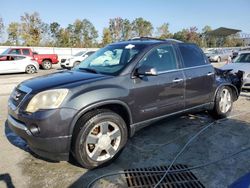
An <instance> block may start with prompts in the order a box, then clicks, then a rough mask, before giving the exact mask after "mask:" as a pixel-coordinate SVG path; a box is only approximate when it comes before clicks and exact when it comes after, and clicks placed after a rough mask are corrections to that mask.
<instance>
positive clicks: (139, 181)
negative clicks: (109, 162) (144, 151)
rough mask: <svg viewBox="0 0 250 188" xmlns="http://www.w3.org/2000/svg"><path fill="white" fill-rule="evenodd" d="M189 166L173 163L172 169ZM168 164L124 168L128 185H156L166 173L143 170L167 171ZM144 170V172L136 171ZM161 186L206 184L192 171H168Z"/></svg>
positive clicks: (176, 187) (133, 187) (189, 187)
mask: <svg viewBox="0 0 250 188" xmlns="http://www.w3.org/2000/svg"><path fill="white" fill-rule="evenodd" d="M186 168H188V166H187V165H181V164H177V165H173V166H172V167H171V169H170V170H182V169H186ZM167 169H168V166H157V167H151V168H135V169H129V170H124V172H125V178H126V182H127V186H128V187H131V188H150V187H154V186H155V185H156V184H157V183H158V181H159V180H160V179H161V178H162V176H163V175H164V173H160V172H157V173H156V172H143V171H166V170H167ZM135 171H142V172H135ZM159 187H167V188H170V187H171V188H182V187H187V188H196V187H198V188H204V187H205V186H204V185H203V184H202V183H201V182H200V181H199V180H198V178H197V177H196V176H195V175H194V174H193V173H192V172H191V171H183V172H175V173H168V174H167V176H166V177H165V178H164V180H163V181H162V182H161V184H160V186H159Z"/></svg>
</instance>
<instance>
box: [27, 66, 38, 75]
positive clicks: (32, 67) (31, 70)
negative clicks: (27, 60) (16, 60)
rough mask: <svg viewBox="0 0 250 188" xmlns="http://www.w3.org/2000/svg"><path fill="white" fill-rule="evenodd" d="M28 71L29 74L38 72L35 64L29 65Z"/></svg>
mask: <svg viewBox="0 0 250 188" xmlns="http://www.w3.org/2000/svg"><path fill="white" fill-rule="evenodd" d="M26 72H27V73H28V74H34V73H35V72H36V68H35V67H34V66H33V65H28V66H27V67H26Z"/></svg>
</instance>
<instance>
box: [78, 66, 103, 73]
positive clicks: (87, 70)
mask: <svg viewBox="0 0 250 188" xmlns="http://www.w3.org/2000/svg"><path fill="white" fill-rule="evenodd" d="M79 70H83V71H86V72H91V73H95V74H99V72H98V71H96V70H95V69H90V68H81V67H80V68H79Z"/></svg>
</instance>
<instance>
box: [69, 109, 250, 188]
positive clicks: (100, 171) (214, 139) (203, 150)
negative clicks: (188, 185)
mask: <svg viewBox="0 0 250 188" xmlns="http://www.w3.org/2000/svg"><path fill="white" fill-rule="evenodd" d="M199 115H200V114H198V116H199ZM190 117H191V119H190ZM203 117H204V116H203V115H202V118H203ZM192 118H193V116H188V117H187V116H185V117H184V118H183V119H182V117H179V118H172V119H168V120H163V121H160V122H157V123H155V124H152V125H151V126H149V127H146V128H144V129H143V130H141V131H140V132H138V133H137V134H136V135H135V136H134V137H133V138H131V139H130V140H129V141H128V144H127V145H126V147H125V149H124V150H123V152H122V155H120V156H119V158H118V159H116V160H115V161H114V162H113V163H111V164H110V165H108V166H105V167H101V168H96V169H93V170H89V171H88V172H86V173H85V174H83V175H82V176H81V177H80V178H79V179H77V180H76V181H75V182H74V183H72V184H71V186H70V187H71V188H75V187H79V188H80V187H81V188H82V187H88V185H89V183H90V182H91V181H92V180H94V179H95V178H97V177H100V176H102V175H104V174H107V173H115V172H118V171H120V172H121V171H123V170H125V169H135V168H136V169H140V168H145V167H155V166H162V165H166V166H167V165H169V164H170V163H171V162H172V160H173V159H174V157H175V156H176V154H177V153H178V152H179V151H180V150H181V149H182V147H183V146H184V145H185V143H187V141H188V140H189V139H190V138H191V136H193V135H194V134H196V133H197V132H198V131H199V130H201V128H203V127H205V126H207V125H208V123H210V122H211V120H212V118H209V117H208V119H207V120H204V119H203V120H204V123H200V122H197V121H196V120H194V119H192ZM205 118H207V116H205ZM239 119H240V118H238V119H237V118H233V119H225V120H223V121H221V122H218V123H216V124H215V125H213V126H211V127H210V128H209V129H207V130H206V131H205V132H204V133H203V134H201V135H200V136H199V137H197V138H196V139H195V140H194V141H193V142H192V144H190V146H189V147H188V148H187V149H186V150H185V152H184V153H183V155H182V156H181V157H180V158H179V159H178V161H176V164H177V163H178V164H185V165H188V166H190V167H192V166H196V165H200V164H204V163H207V162H211V161H216V160H218V159H221V158H223V157H225V156H230V155H231V154H233V153H235V152H238V151H239V150H243V149H244V148H247V147H250V141H249V136H248V135H249V134H250V120H249V119H248V121H242V120H239ZM241 119H242V118H241ZM181 135H186V136H181ZM133 145H137V147H134V146H133ZM149 145H152V146H149ZM249 155H250V151H249V150H247V151H246V152H245V153H242V154H239V155H237V156H234V157H231V158H230V159H228V160H224V161H221V162H218V163H215V164H212V165H210V166H208V167H206V168H200V169H196V170H193V171H192V172H193V173H194V174H195V175H196V176H197V177H198V179H199V180H200V181H201V182H202V183H203V185H204V186H205V187H227V186H228V185H230V184H232V183H233V182H235V180H237V179H238V178H239V177H241V176H243V175H244V174H246V173H248V172H249V169H250V161H249V159H248V156H249ZM93 187H98V188H101V187H127V183H126V180H125V176H124V175H115V176H111V177H109V178H102V179H101V180H100V181H97V182H96V183H95V184H93V185H92V186H91V188H93Z"/></svg>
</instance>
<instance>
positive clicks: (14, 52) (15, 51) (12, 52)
mask: <svg viewBox="0 0 250 188" xmlns="http://www.w3.org/2000/svg"><path fill="white" fill-rule="evenodd" d="M10 54H21V50H20V49H13V50H11V51H10Z"/></svg>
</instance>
